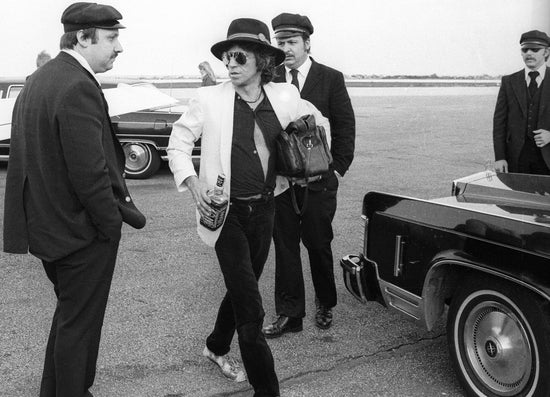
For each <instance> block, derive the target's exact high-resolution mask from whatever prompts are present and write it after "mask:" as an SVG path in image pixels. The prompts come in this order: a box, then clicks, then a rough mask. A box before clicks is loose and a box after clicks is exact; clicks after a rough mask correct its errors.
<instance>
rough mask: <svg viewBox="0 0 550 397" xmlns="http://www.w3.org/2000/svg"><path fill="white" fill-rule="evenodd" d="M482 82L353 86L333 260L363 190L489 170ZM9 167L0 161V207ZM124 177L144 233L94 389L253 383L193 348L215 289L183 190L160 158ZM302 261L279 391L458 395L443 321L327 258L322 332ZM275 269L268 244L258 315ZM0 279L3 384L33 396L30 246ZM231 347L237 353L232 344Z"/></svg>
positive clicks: (246, 392)
mask: <svg viewBox="0 0 550 397" xmlns="http://www.w3.org/2000/svg"><path fill="white" fill-rule="evenodd" d="M490 94H491V95H473V96H470V95H458V96H456V95H451V96H448V95H445V96H426V97H423V96H387V97H354V98H353V103H354V108H355V111H356V116H357V127H358V128H357V134H358V135H357V149H356V159H355V161H354V164H353V167H352V169H351V170H350V172H349V173H348V174H347V175H346V177H345V179H344V183H343V184H342V186H341V188H340V192H339V196H338V200H339V209H338V212H337V215H336V219H335V221H334V226H335V231H336V237H335V242H334V249H333V251H334V259H335V263H337V261H338V260H339V258H340V257H342V256H343V255H345V254H348V253H356V252H358V251H359V250H360V249H361V242H362V223H361V221H360V218H359V215H360V211H361V199H362V196H363V195H364V193H366V192H367V191H369V190H380V191H387V192H393V193H399V194H405V195H409V196H415V197H421V198H431V197H438V196H444V195H448V194H449V192H450V181H451V180H452V179H455V178H458V177H461V176H465V175H467V174H470V173H473V172H477V171H480V170H483V169H484V168H485V164H486V163H487V161H489V160H490V159H492V149H491V118H492V111H493V106H494V102H495V98H496V91H495V92H494V93H490ZM493 94H494V95H493ZM5 175H6V168H5V166H0V214H2V213H3V194H4V186H5ZM129 185H130V189H131V191H132V193H133V196H134V198H135V200H136V202H137V203H138V205H139V207H140V208H141V209H142V210H143V211H144V212H145V213H146V215H147V217H148V224H147V226H146V228H145V229H144V230H141V231H136V230H133V229H131V228H125V229H124V230H123V241H122V244H121V250H120V255H119V260H118V263H117V268H116V272H115V276H114V280H113V286H112V292H111V297H110V301H109V306H108V311H107V316H106V321H105V326H104V330H103V339H102V345H101V351H100V357H99V367H98V373H97V377H96V383H95V386H94V388H93V393H94V395H95V396H96V397H111V396H122V397H126V396H137V397H153V396H154V397H181V396H241V395H242V396H250V395H252V391H251V389H250V387H249V385H248V383H244V384H235V383H231V382H229V381H227V380H225V379H224V378H222V377H221V376H220V375H219V373H218V372H217V370H216V369H215V368H214V366H213V365H212V364H211V363H209V362H207V361H206V360H204V359H203V358H202V357H201V356H200V352H201V350H202V348H203V345H204V339H205V336H206V335H207V333H208V332H209V330H210V328H211V326H212V324H213V321H214V318H215V315H216V311H217V306H218V304H219V302H220V300H221V297H222V295H223V293H224V287H223V282H222V279H221V275H220V272H219V269H218V267H217V264H216V261H215V258H214V255H213V252H212V251H211V250H210V249H209V248H208V247H206V246H205V245H204V244H202V243H201V242H200V241H199V239H198V237H197V236H196V232H195V222H194V215H193V212H194V211H193V210H194V206H193V204H192V202H191V200H190V199H189V195H188V194H179V193H177V192H176V190H175V188H174V186H173V184H172V179H171V176H170V174H169V172H168V170H167V169H166V168H163V169H161V171H160V172H159V174H158V175H156V176H155V177H154V178H151V179H149V180H146V181H130V182H129ZM0 233H1V232H0ZM304 259H305V258H304ZM305 263H306V264H307V261H305ZM305 269H306V283H307V284H306V290H307V294H308V306H307V309H308V310H309V313H308V317H307V318H306V322H305V329H304V331H303V332H302V333H299V334H294V335H292V336H287V335H285V336H284V337H283V338H281V339H278V340H273V341H270V342H269V343H270V346H271V348H272V350H273V354H274V356H275V360H276V366H277V371H278V375H279V378H280V381H281V391H282V395H283V396H292V397H298V396H338V397H341V396H461V395H462V393H461V389H460V387H459V385H458V384H457V381H456V378H455V377H454V374H453V372H452V369H451V367H450V362H449V359H448V354H447V350H446V349H447V346H446V336H445V327H444V321H441V323H440V324H439V325H438V326H437V327H436V329H435V330H433V331H432V332H427V331H425V330H423V329H421V328H418V327H417V326H416V325H414V324H413V323H410V322H409V321H407V320H404V319H403V318H402V317H400V316H398V315H397V314H393V313H390V312H388V311H387V310H386V309H385V308H383V307H382V306H381V305H379V304H377V303H370V304H368V305H361V304H360V303H358V302H357V301H355V300H354V299H353V298H352V297H351V296H350V295H349V294H348V293H347V291H346V290H345V287H344V285H343V283H342V277H341V273H340V269H339V267H338V265H335V272H336V276H337V285H338V291H339V305H338V306H337V308H336V310H335V313H334V314H335V323H334V326H333V327H332V328H331V329H330V330H328V331H320V330H318V329H317V328H315V327H314V325H313V322H312V319H311V315H312V313H313V308H314V304H313V295H312V285H311V281H310V277H309V270H308V269H307V265H306V266H305ZM273 277H274V258H273V255H270V258H269V260H268V263H267V265H266V270H265V273H264V276H263V277H262V280H261V285H260V287H261V292H262V295H263V299H264V307H265V309H266V313H267V315H266V322H267V321H271V320H272V318H273V314H274V308H273ZM0 282H1V285H2V288H1V289H0V302H1V305H0V396H10V397H30V396H36V395H38V385H39V381H40V374H41V365H42V359H43V354H44V346H45V343H46V337H47V332H48V329H49V323H50V320H51V315H52V312H53V308H54V304H55V302H54V295H53V291H52V290H51V289H50V286H49V284H48V281H47V279H46V277H45V276H44V274H43V270H42V268H41V265H40V263H39V261H38V260H37V259H35V258H33V257H31V256H11V255H7V254H3V253H0ZM233 354H235V355H237V356H238V346H237V345H236V343H235V344H234V350H233Z"/></svg>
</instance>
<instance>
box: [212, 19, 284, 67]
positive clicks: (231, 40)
mask: <svg viewBox="0 0 550 397" xmlns="http://www.w3.org/2000/svg"><path fill="white" fill-rule="evenodd" d="M243 42H246V43H255V44H260V45H261V46H263V47H264V48H265V49H267V50H268V51H269V52H270V53H271V54H272V55H273V56H274V57H275V63H276V64H277V65H279V64H281V63H283V61H284V60H285V53H284V52H283V51H282V50H280V49H278V48H277V47H274V46H272V45H271V38H270V37H269V28H268V27H267V25H266V24H265V23H263V22H262V21H258V20H257V19H252V18H239V19H235V20H234V21H232V22H231V24H230V25H229V28H228V29H227V39H226V40H223V41H220V42H219V43H216V44H214V45H213V46H212V48H211V49H210V51H211V52H212V54H214V56H215V57H216V58H218V59H222V55H223V53H224V51H226V50H227V49H228V48H229V47H231V46H233V45H235V44H238V43H243Z"/></svg>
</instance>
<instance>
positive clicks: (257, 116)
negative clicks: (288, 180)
mask: <svg viewBox="0 0 550 397" xmlns="http://www.w3.org/2000/svg"><path fill="white" fill-rule="evenodd" d="M254 122H256V123H257V124H258V127H259V128H260V130H261V131H262V135H263V137H264V140H265V144H266V146H267V149H268V150H269V153H270V155H269V161H268V168H267V176H266V177H264V171H263V168H262V163H261V161H260V156H259V155H258V151H257V150H256V143H255V142H254ZM281 131H282V127H281V123H280V122H279V120H278V119H277V116H276V115H275V111H274V110H273V107H272V106H271V103H270V102H269V99H268V98H267V96H266V95H265V94H264V99H263V100H262V101H261V102H260V104H259V105H258V106H257V107H256V109H255V110H252V109H251V108H250V106H248V104H247V103H246V102H245V101H244V100H242V99H241V97H240V96H239V95H238V94H235V110H234V115H233V142H232V147H231V197H249V196H254V195H256V194H260V193H268V192H272V191H273V189H274V188H275V156H274V154H275V150H276V146H275V139H276V138H277V136H278V135H279V134H280V132H281Z"/></svg>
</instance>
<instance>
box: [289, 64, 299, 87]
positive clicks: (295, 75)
mask: <svg viewBox="0 0 550 397" xmlns="http://www.w3.org/2000/svg"><path fill="white" fill-rule="evenodd" d="M290 74H291V75H292V81H291V83H292V84H293V85H294V86H296V88H298V91H300V83H299V82H298V69H290Z"/></svg>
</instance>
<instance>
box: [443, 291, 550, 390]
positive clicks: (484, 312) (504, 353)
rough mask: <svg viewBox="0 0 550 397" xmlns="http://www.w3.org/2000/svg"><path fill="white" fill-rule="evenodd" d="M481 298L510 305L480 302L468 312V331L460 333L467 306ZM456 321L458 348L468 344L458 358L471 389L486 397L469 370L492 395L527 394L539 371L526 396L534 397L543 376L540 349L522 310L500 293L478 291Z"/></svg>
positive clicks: (466, 325) (465, 303)
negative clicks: (528, 386) (470, 376)
mask: <svg viewBox="0 0 550 397" xmlns="http://www.w3.org/2000/svg"><path fill="white" fill-rule="evenodd" d="M480 295H493V296H495V297H499V298H500V299H502V300H503V301H505V302H506V304H507V305H508V306H507V305H504V304H502V303H500V302H498V301H493V300H487V301H482V302H480V303H479V304H477V305H476V306H475V307H474V308H473V309H472V310H470V311H469V313H467V318H466V320H465V322H464V328H463V329H462V331H460V329H459V323H460V319H461V318H462V316H463V315H464V310H465V308H466V306H467V305H468V304H469V303H470V302H471V301H472V300H474V299H475V298H477V297H478V296H480ZM510 307H512V308H513V309H514V310H515V311H516V312H514V311H512V310H511V309H510ZM516 313H519V316H520V318H518V314H516ZM456 318H457V320H456V321H455V325H454V335H453V336H454V338H455V345H456V348H457V349H460V346H461V345H462V344H461V343H459V341H460V340H462V341H463V342H464V344H463V346H464V352H461V351H458V352H457V357H458V359H459V364H460V367H461V371H462V372H463V373H464V374H465V377H466V378H467V381H468V383H469V384H470V386H471V387H472V388H473V389H474V390H477V391H478V394H479V395H480V396H483V395H485V394H484V393H483V392H482V391H480V390H479V388H478V386H476V385H475V384H474V382H473V381H472V379H470V378H469V376H468V371H467V370H466V367H468V368H470V369H471V371H472V372H473V373H474V375H475V377H476V378H477V380H478V381H479V382H480V383H481V384H482V385H483V386H484V387H486V388H487V389H488V390H489V391H490V392H491V393H493V394H495V395H497V396H514V395H517V394H518V393H520V392H522V391H523V392H525V390H524V389H525V387H526V386H527V384H528V383H529V381H530V380H531V379H532V373H533V371H535V376H534V380H533V381H532V383H531V385H532V386H531V387H532V389H531V390H528V392H527V393H526V394H525V396H526V397H528V396H532V395H533V393H534V386H536V385H537V383H538V377H539V375H540V374H539V372H540V364H539V356H538V349H537V346H536V340H535V338H534V335H533V331H532V330H531V328H530V326H529V323H528V322H527V321H526V319H525V318H524V317H523V314H522V313H521V311H520V310H519V308H518V307H517V306H516V305H515V304H514V303H513V302H512V301H511V300H510V299H509V298H508V297H506V296H504V295H502V294H500V293H498V292H495V291H489V290H486V291H477V292H476V293H474V294H472V295H470V296H468V298H467V299H465V300H464V302H462V304H461V306H460V308H459V310H458V312H457V317H456ZM462 353H463V354H462ZM464 361H466V364H467V365H465V362H464ZM533 363H534V367H533Z"/></svg>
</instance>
